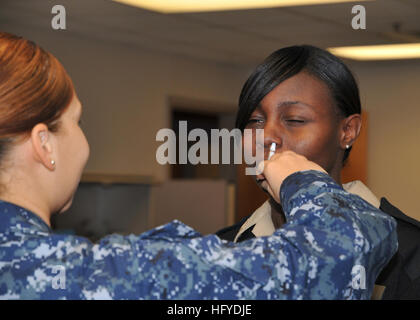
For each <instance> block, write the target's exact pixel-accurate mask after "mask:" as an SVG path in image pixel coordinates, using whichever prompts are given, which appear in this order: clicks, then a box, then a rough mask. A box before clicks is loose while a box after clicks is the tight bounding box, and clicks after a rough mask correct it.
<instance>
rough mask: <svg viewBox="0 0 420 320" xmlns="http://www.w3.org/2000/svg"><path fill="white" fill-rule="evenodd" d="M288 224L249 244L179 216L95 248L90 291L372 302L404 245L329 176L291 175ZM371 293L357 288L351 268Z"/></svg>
mask: <svg viewBox="0 0 420 320" xmlns="http://www.w3.org/2000/svg"><path fill="white" fill-rule="evenodd" d="M280 199H281V202H282V204H283V208H284V211H285V214H286V216H287V221H288V222H287V223H286V225H285V226H284V228H282V229H279V230H277V231H276V232H275V233H274V234H273V236H270V237H262V238H257V239H252V240H249V241H246V242H243V243H240V244H233V243H231V242H226V241H222V240H220V239H219V238H218V237H217V236H215V235H210V236H206V237H200V236H199V234H197V233H196V232H194V231H193V230H192V229H190V228H189V227H187V226H185V225H183V224H182V223H179V222H173V223H170V224H168V225H165V226H163V227H160V228H156V229H153V230H151V231H148V232H146V233H144V234H142V235H141V236H128V237H122V236H110V237H107V238H104V239H103V240H102V241H101V242H100V243H99V244H97V245H94V246H92V247H91V248H89V250H88V251H87V256H85V261H89V263H85V264H84V268H85V269H84V278H88V279H89V281H88V282H86V283H85V284H84V292H85V294H84V297H87V298H95V297H98V294H100V293H104V292H105V293H107V294H108V295H109V297H111V298H116V299H119V298H131V299H134V298H140V299H141V298H143V299H236V298H237V299H255V298H257V299H323V298H325V299H344V298H349V299H359V298H365V299H369V298H370V295H371V292H372V288H373V284H374V281H375V279H376V277H377V275H378V274H379V272H380V270H381V269H382V268H383V267H384V266H385V264H386V263H387V262H388V261H389V259H390V258H391V257H392V255H393V254H394V253H395V251H396V249H397V240H396V230H395V227H396V224H395V221H394V220H393V219H392V218H390V217H389V216H387V215H385V214H383V213H382V212H380V211H379V210H377V209H376V208H374V207H372V206H370V205H369V204H368V203H366V202H365V201H363V200H362V199H361V198H359V197H357V196H354V195H351V194H349V193H347V192H345V191H344V190H343V189H342V188H341V187H340V186H339V185H337V184H336V183H335V182H334V180H333V179H332V178H330V177H329V176H328V175H327V174H324V173H321V172H316V171H306V172H298V173H295V174H292V175H290V176H289V177H288V178H287V179H286V180H285V181H284V183H283V184H282V187H281V190H280ZM358 265H359V266H362V267H363V268H364V269H365V271H366V289H362V288H360V289H359V290H355V289H353V288H352V280H353V279H354V275H352V270H353V269H354V266H358Z"/></svg>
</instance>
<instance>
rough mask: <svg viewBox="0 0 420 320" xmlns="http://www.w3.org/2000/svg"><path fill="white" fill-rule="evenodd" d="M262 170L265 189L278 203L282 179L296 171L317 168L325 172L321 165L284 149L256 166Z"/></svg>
mask: <svg viewBox="0 0 420 320" xmlns="http://www.w3.org/2000/svg"><path fill="white" fill-rule="evenodd" d="M263 164H264V170H259V171H262V175H263V176H264V177H265V179H266V180H267V183H268V187H267V191H268V192H269V193H270V195H271V196H272V197H273V199H274V200H276V202H278V203H280V198H279V196H280V195H279V193H280V188H281V185H282V184H283V181H284V180H285V179H286V178H287V177H288V176H290V175H291V174H293V173H295V172H298V171H306V170H317V171H321V172H325V173H327V172H326V171H325V170H324V169H323V168H322V167H320V166H319V165H317V164H316V163H315V162H312V161H309V160H308V159H306V158H305V157H304V156H302V155H299V154H297V153H295V152H293V151H284V152H281V153H276V154H274V155H273V156H272V157H271V159H270V160H266V161H263V162H261V163H260V164H259V166H258V168H259V169H262V165H263Z"/></svg>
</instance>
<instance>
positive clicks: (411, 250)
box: [216, 198, 420, 300]
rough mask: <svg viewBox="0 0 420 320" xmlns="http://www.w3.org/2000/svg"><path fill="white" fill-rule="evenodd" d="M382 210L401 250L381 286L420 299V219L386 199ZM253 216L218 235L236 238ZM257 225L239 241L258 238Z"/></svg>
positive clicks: (394, 295) (392, 296) (393, 296)
mask: <svg viewBox="0 0 420 320" xmlns="http://www.w3.org/2000/svg"><path fill="white" fill-rule="evenodd" d="M379 209H381V210H382V211H383V212H385V213H387V214H389V215H391V216H392V217H394V218H395V220H396V221H397V234H398V251H397V253H396V254H395V255H394V257H393V258H392V259H391V260H390V262H389V263H388V265H387V266H386V267H385V268H384V269H383V270H382V272H381V273H380V274H379V277H378V279H376V284H377V285H381V286H385V291H384V293H383V296H382V299H384V300H398V299H416V300H420V222H419V221H417V220H415V219H413V218H410V217H408V216H406V215H405V214H404V213H402V212H401V211H400V210H399V209H398V208H396V207H394V206H393V205H392V204H390V203H389V202H388V200H386V199H385V198H382V199H381V206H380V207H379ZM249 217H250V216H249ZM249 217H246V218H244V219H242V220H241V221H239V222H238V223H237V224H235V225H233V226H230V227H227V228H224V229H222V230H219V231H218V232H216V234H217V235H218V236H219V237H220V238H222V239H225V240H229V241H233V240H234V238H235V236H236V234H237V233H238V231H239V229H240V228H241V226H242V225H243V224H244V223H245V221H246V220H247V219H248V218H249ZM253 227H254V226H251V227H250V228H248V229H247V230H246V231H245V232H244V233H242V234H241V236H240V237H239V239H238V242H241V241H244V240H247V239H251V238H255V236H254V234H253V233H252V229H253Z"/></svg>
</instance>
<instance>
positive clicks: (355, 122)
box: [340, 113, 362, 149]
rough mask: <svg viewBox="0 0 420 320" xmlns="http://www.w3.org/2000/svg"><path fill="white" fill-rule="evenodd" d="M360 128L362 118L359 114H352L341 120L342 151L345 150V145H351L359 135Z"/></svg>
mask: <svg viewBox="0 0 420 320" xmlns="http://www.w3.org/2000/svg"><path fill="white" fill-rule="evenodd" d="M361 128H362V117H361V115H360V114H357V113H356V114H352V115H350V116H348V117H347V118H345V119H344V120H343V122H342V131H341V139H340V144H341V147H342V148H343V149H346V146H347V145H349V146H352V145H353V143H354V142H355V141H356V139H357V137H358V136H359V134H360V129H361Z"/></svg>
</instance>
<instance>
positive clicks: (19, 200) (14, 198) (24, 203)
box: [0, 192, 51, 228]
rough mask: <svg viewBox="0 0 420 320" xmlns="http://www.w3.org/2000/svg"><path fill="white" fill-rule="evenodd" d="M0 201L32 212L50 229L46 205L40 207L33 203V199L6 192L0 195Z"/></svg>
mask: <svg viewBox="0 0 420 320" xmlns="http://www.w3.org/2000/svg"><path fill="white" fill-rule="evenodd" d="M0 199H1V200H3V201H6V202H10V203H13V204H15V205H17V206H19V207H22V208H25V209H26V210H28V211H31V212H33V213H34V214H36V215H37V216H39V217H40V218H41V219H42V220H43V221H44V222H45V223H46V224H47V225H48V226H49V227H50V228H51V223H50V218H51V213H50V210H49V209H48V208H47V206H46V205H42V204H41V203H40V202H37V201H34V200H33V199H36V198H35V197H27V196H26V197H25V196H23V195H22V194H17V193H12V192H6V193H2V194H1V195H0Z"/></svg>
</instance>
